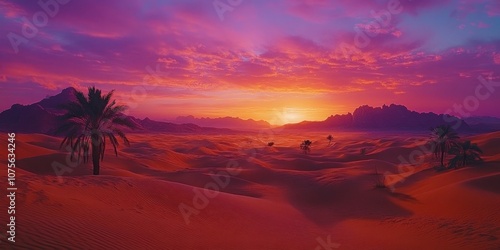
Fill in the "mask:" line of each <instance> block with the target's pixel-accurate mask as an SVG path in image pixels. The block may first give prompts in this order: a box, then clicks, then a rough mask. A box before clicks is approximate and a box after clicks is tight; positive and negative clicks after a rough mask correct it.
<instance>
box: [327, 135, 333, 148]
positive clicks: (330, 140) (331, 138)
mask: <svg viewBox="0 0 500 250" xmlns="http://www.w3.org/2000/svg"><path fill="white" fill-rule="evenodd" d="M326 139H327V140H328V146H330V144H332V140H333V136H332V135H328V136H327V137H326Z"/></svg>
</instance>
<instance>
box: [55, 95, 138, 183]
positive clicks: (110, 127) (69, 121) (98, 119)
mask: <svg viewBox="0 0 500 250" xmlns="http://www.w3.org/2000/svg"><path fill="white" fill-rule="evenodd" d="M112 96H113V91H111V92H109V93H107V94H106V95H103V94H102V93H101V90H99V89H96V88H95V87H89V89H88V95H87V96H85V95H84V94H83V93H82V92H80V91H76V92H75V97H76V101H72V102H70V103H67V104H65V105H63V106H62V108H63V109H64V110H65V111H66V113H65V114H64V115H62V116H61V119H62V120H63V122H64V123H63V125H62V126H61V127H59V129H58V130H57V131H58V133H64V135H65V138H64V140H63V141H62V142H61V147H63V146H66V145H69V146H71V159H73V156H74V153H75V152H78V159H80V157H83V161H84V162H87V161H88V158H89V151H91V152H92V164H93V174H94V175H98V174H99V169H100V166H99V162H100V161H102V160H103V159H104V151H105V149H106V137H107V138H108V139H109V141H110V142H111V145H113V148H114V150H115V155H117V156H118V152H117V151H116V147H117V146H118V140H117V139H116V136H115V135H118V136H119V137H121V138H122V139H123V141H124V143H125V144H126V145H129V141H128V139H127V137H126V136H125V134H124V133H123V131H122V130H121V128H123V127H128V128H132V129H134V128H137V125H136V124H135V123H134V122H132V121H131V120H129V119H127V118H126V117H125V116H124V115H123V114H122V112H123V111H125V110H126V106H123V105H116V103H115V101H114V100H113V101H112V100H111V98H112Z"/></svg>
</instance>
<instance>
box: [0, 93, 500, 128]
mask: <svg viewBox="0 0 500 250" xmlns="http://www.w3.org/2000/svg"><path fill="white" fill-rule="evenodd" d="M75 91H76V90H75V89H74V88H71V87H70V88H66V89H64V90H62V92H61V93H59V94H57V95H55V96H51V97H48V98H45V99H43V100H41V101H39V102H36V103H33V104H30V105H21V104H14V105H12V107H11V108H10V109H7V110H5V111H3V112H1V113H0V131H6V132H18V133H42V134H55V130H56V128H57V127H59V126H60V125H61V121H60V120H59V119H58V117H59V116H60V115H62V113H63V111H62V110H61V109H60V106H61V105H62V104H64V103H68V102H70V101H74V100H75V96H74V93H75ZM128 118H129V119H131V120H132V121H133V122H135V123H136V124H138V125H139V127H140V130H139V132H141V131H142V132H165V133H223V132H231V131H232V132H236V130H250V129H266V128H270V127H271V125H270V124H269V123H268V122H266V121H262V120H259V121H256V120H252V119H248V120H243V119H240V118H235V117H221V118H195V117H194V116H181V117H178V118H177V119H176V120H175V121H174V122H162V121H154V120H151V119H149V118H144V119H139V118H135V117H133V116H128ZM447 121H448V122H447ZM458 121H459V123H460V126H459V127H458V130H460V131H471V132H485V131H497V130H500V119H499V118H494V117H470V118H466V119H463V120H462V119H459V118H456V117H453V118H452V119H450V117H447V116H445V115H443V114H435V113H419V112H415V111H410V110H408V109H407V108H406V107H405V106H402V105H396V104H391V105H389V106H387V105H384V106H382V107H375V108H374V107H370V106H366V105H365V106H361V107H359V108H357V109H356V110H354V112H353V113H352V114H351V113H348V114H344V115H332V116H330V117H328V118H327V119H325V120H324V121H303V122H300V123H295V124H286V125H283V128H284V129H304V130H330V129H351V130H416V131H423V130H429V129H430V128H433V127H436V126H438V125H441V124H451V125H454V124H455V123H457V122H458Z"/></svg>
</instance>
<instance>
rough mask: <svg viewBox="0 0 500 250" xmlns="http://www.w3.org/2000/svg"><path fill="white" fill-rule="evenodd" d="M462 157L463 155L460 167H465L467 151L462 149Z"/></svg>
mask: <svg viewBox="0 0 500 250" xmlns="http://www.w3.org/2000/svg"><path fill="white" fill-rule="evenodd" d="M463 157H464V159H463V164H462V167H465V164H467V151H464V155H463Z"/></svg>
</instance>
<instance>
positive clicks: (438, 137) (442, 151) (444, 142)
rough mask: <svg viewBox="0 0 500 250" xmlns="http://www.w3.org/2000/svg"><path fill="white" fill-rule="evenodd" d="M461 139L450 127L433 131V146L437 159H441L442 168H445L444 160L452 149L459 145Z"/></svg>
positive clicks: (437, 128)
mask: <svg viewBox="0 0 500 250" xmlns="http://www.w3.org/2000/svg"><path fill="white" fill-rule="evenodd" d="M459 138H460V137H459V136H458V134H457V133H456V132H455V131H454V130H453V128H452V127H451V126H450V125H440V126H437V127H436V128H434V129H433V130H432V134H431V141H430V143H431V145H433V147H432V148H433V153H434V155H435V156H436V158H438V157H439V158H440V160H441V167H444V158H445V156H446V154H447V153H448V152H449V151H450V149H451V148H452V147H453V146H455V145H457V143H458V139H459Z"/></svg>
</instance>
